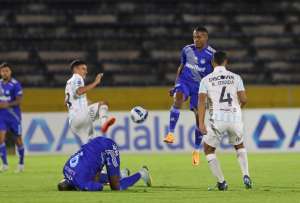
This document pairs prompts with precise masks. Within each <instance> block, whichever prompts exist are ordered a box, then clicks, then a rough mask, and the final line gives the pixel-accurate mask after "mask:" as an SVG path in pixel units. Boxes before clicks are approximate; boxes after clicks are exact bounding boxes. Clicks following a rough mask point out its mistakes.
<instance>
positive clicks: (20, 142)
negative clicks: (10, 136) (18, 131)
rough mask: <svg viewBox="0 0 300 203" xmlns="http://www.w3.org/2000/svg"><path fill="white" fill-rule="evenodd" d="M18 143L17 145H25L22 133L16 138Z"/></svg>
mask: <svg viewBox="0 0 300 203" xmlns="http://www.w3.org/2000/svg"><path fill="white" fill-rule="evenodd" d="M16 145H17V146H18V147H21V146H23V140H22V137H21V135H19V136H18V137H17V138H16Z"/></svg>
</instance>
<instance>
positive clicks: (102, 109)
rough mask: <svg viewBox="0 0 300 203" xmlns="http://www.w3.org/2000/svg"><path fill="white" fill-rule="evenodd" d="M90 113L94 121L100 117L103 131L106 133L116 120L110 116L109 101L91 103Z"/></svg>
mask: <svg viewBox="0 0 300 203" xmlns="http://www.w3.org/2000/svg"><path fill="white" fill-rule="evenodd" d="M89 114H90V116H91V119H92V121H95V120H97V119H99V121H100V126H101V132H102V133H106V132H107V130H108V128H109V127H110V126H111V125H113V124H114V123H115V121H116V118H114V117H110V118H109V117H108V103H107V102H105V101H100V102H98V103H94V104H91V105H89Z"/></svg>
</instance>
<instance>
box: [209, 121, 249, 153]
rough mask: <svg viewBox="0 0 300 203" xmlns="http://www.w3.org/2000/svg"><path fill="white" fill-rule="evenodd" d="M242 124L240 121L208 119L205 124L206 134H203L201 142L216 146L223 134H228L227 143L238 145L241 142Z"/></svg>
mask: <svg viewBox="0 0 300 203" xmlns="http://www.w3.org/2000/svg"><path fill="white" fill-rule="evenodd" d="M243 128H244V124H243V123H242V122H235V123H233V122H224V121H213V120H210V121H209V124H208V125H207V134H206V135H204V136H203V142H205V143H206V144H208V145H209V146H212V147H214V148H216V147H217V146H219V145H220V143H221V140H222V138H223V137H224V135H228V137H229V144H232V145H239V144H241V143H242V142H243V140H244V139H243V134H244V131H243Z"/></svg>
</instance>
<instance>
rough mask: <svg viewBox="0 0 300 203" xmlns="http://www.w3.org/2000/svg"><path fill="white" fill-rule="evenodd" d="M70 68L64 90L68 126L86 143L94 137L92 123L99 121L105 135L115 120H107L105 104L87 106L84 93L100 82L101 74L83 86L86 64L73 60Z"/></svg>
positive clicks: (106, 106)
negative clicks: (71, 74) (69, 76)
mask: <svg viewBox="0 0 300 203" xmlns="http://www.w3.org/2000/svg"><path fill="white" fill-rule="evenodd" d="M70 67H71V70H72V73H73V76H72V77H71V78H70V79H69V80H68V81H67V84H66V89H65V104H66V106H67V108H68V113H69V115H68V118H69V126H70V129H71V131H72V132H73V133H75V134H77V135H78V136H80V137H81V138H82V139H84V142H86V141H87V140H89V139H92V138H93V137H94V136H95V135H94V127H93V122H94V121H96V120H100V126H101V131H102V133H106V131H107V130H108V128H109V126H111V125H112V124H114V122H115V120H116V119H115V118H114V117H112V118H109V119H108V115H107V114H108V104H107V103H106V102H103V101H100V102H97V103H93V104H91V105H89V102H88V99H87V97H86V93H87V92H88V91H90V90H91V89H93V88H95V87H96V86H97V85H98V84H99V83H100V82H101V78H102V76H103V74H98V75H97V76H96V78H95V80H94V82H92V83H91V84H89V85H86V86H85V84H84V79H85V77H86V74H87V65H86V63H85V62H84V61H81V60H74V61H73V62H72V63H71V65H70ZM87 135H88V136H87Z"/></svg>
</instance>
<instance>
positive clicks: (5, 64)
mask: <svg viewBox="0 0 300 203" xmlns="http://www.w3.org/2000/svg"><path fill="white" fill-rule="evenodd" d="M5 67H8V68H10V69H11V65H9V64H8V63H6V62H3V63H1V64H0V69H1V68H5Z"/></svg>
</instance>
